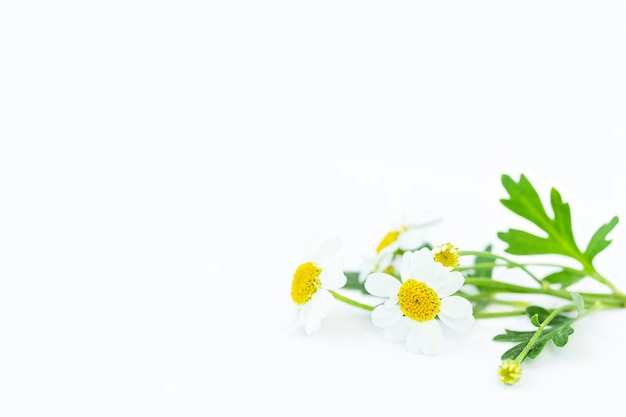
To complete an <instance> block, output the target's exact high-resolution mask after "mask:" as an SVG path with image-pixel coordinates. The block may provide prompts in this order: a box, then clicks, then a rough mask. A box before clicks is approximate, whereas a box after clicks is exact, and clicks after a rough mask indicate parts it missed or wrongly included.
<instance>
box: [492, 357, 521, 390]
mask: <svg viewBox="0 0 626 417" xmlns="http://www.w3.org/2000/svg"><path fill="white" fill-rule="evenodd" d="M498 374H500V380H501V381H502V382H504V383H505V384H509V385H511V384H514V383H516V382H517V381H519V380H520V378H521V377H522V365H520V364H519V362H517V361H514V360H511V359H508V360H506V361H505V362H504V363H503V364H502V365H500V369H499V370H498Z"/></svg>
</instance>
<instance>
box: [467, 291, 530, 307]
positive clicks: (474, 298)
mask: <svg viewBox="0 0 626 417" xmlns="http://www.w3.org/2000/svg"><path fill="white" fill-rule="evenodd" d="M459 295H460V296H461V297H463V298H467V299H468V300H470V301H486V302H488V303H489V304H502V305H508V306H515V307H528V305H529V303H528V302H527V301H512V300H499V299H497V298H494V297H492V296H489V295H481V294H476V295H474V294H463V293H460V294H459Z"/></svg>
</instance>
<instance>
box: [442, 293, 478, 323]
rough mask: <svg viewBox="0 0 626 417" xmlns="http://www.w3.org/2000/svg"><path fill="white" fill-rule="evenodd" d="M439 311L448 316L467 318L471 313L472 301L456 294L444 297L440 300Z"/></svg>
mask: <svg viewBox="0 0 626 417" xmlns="http://www.w3.org/2000/svg"><path fill="white" fill-rule="evenodd" d="M440 313H441V314H444V315H446V316H448V317H454V318H459V319H461V318H467V317H469V316H471V315H472V303H470V302H469V301H468V300H467V299H466V298H463V297H459V296H458V295H453V296H451V297H446V298H444V299H442V300H441V306H440Z"/></svg>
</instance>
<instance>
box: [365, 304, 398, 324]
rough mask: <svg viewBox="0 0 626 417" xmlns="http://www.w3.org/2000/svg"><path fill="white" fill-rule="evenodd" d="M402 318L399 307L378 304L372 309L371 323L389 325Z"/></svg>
mask: <svg viewBox="0 0 626 417" xmlns="http://www.w3.org/2000/svg"><path fill="white" fill-rule="evenodd" d="M401 318H402V312H401V311H400V307H398V306H396V305H394V306H391V307H388V306H386V305H384V304H382V305H379V306H378V307H376V308H375V309H374V310H373V311H372V323H374V326H376V327H389V326H392V325H393V324H395V323H396V322H397V321H398V320H400V319H401Z"/></svg>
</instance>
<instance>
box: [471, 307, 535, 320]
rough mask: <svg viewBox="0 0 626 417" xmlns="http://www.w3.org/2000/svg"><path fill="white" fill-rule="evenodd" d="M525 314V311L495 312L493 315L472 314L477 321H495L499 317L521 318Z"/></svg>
mask: <svg viewBox="0 0 626 417" xmlns="http://www.w3.org/2000/svg"><path fill="white" fill-rule="evenodd" d="M524 314H526V309H523V310H511V311H497V312H493V313H474V318H477V319H496V318H499V317H511V316H523V315H524Z"/></svg>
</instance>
